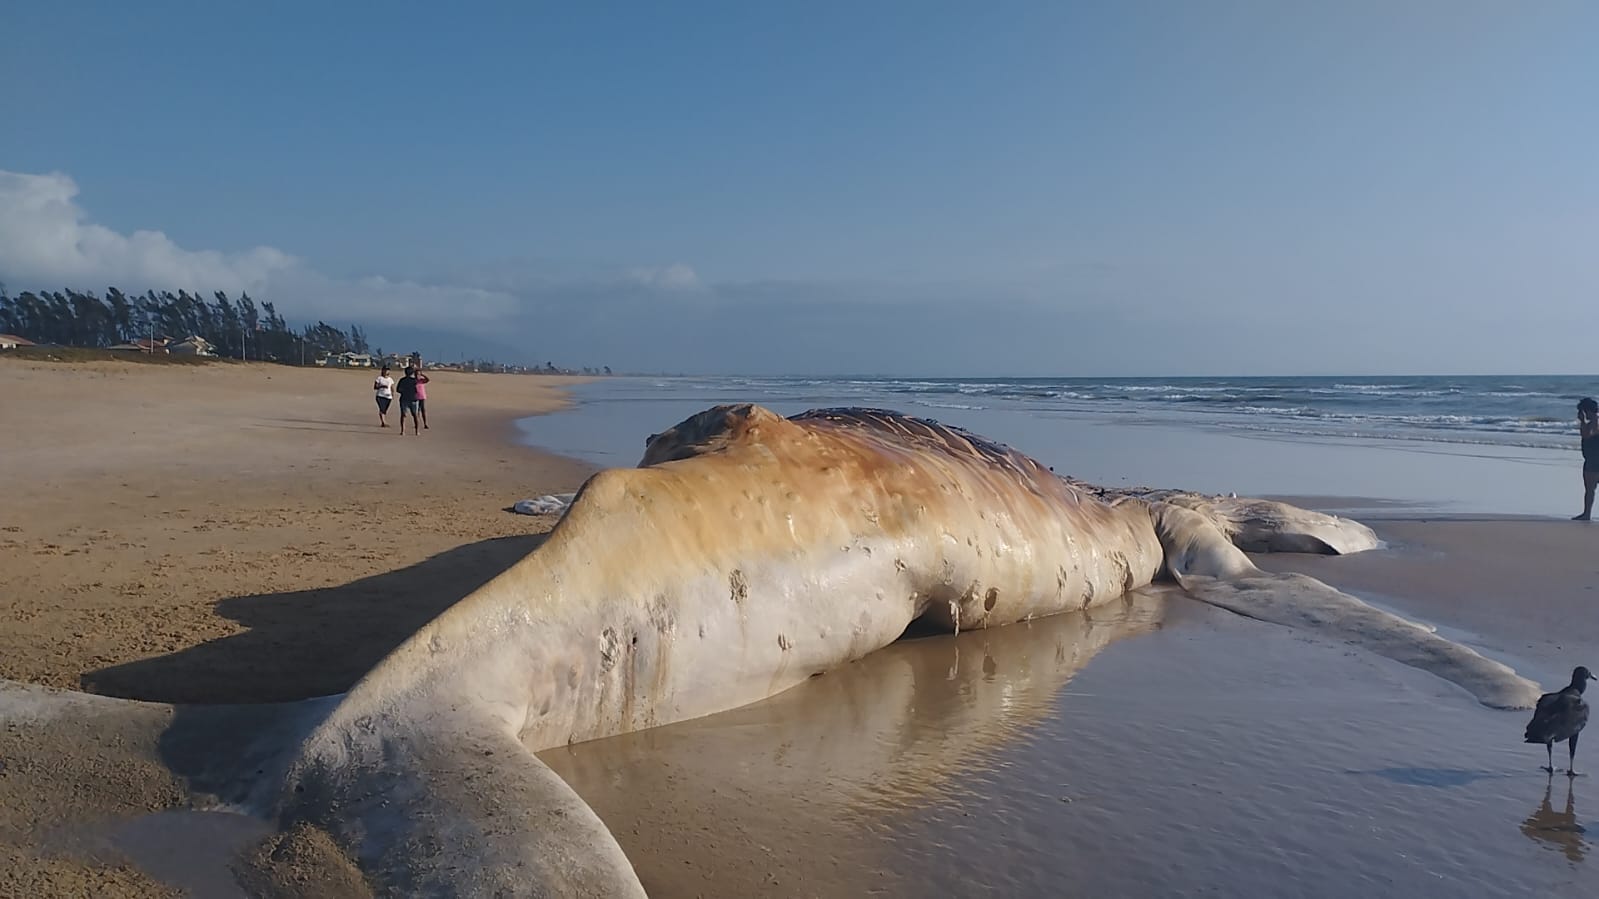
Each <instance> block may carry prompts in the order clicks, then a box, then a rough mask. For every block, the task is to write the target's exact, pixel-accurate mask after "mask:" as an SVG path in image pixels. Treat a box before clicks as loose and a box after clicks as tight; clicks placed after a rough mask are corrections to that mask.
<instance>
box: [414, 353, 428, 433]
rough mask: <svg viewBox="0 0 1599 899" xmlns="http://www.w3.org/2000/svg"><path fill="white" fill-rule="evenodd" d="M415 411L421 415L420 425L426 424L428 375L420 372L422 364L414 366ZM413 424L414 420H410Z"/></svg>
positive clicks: (424, 425)
mask: <svg viewBox="0 0 1599 899" xmlns="http://www.w3.org/2000/svg"><path fill="white" fill-rule="evenodd" d="M416 411H417V414H419V415H421V416H422V427H424V428H425V427H427V426H428V376H427V375H425V374H423V373H422V366H421V365H418V366H417V367H416ZM412 423H413V424H415V422H412Z"/></svg>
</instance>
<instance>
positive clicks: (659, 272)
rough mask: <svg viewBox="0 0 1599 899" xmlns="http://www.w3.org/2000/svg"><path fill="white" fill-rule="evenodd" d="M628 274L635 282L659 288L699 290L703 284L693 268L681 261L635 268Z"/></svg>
mask: <svg viewBox="0 0 1599 899" xmlns="http://www.w3.org/2000/svg"><path fill="white" fill-rule="evenodd" d="M628 274H629V276H630V280H631V281H633V283H635V284H641V285H643V286H645V287H653V288H658V289H661V290H699V289H700V288H701V287H703V286H704V285H703V284H701V283H700V276H699V275H698V274H696V273H695V271H694V269H693V268H691V267H689V266H687V265H684V264H683V263H681V262H674V263H672V264H671V265H668V266H666V267H664V268H636V269H633V270H632V271H631V272H629V273H628Z"/></svg>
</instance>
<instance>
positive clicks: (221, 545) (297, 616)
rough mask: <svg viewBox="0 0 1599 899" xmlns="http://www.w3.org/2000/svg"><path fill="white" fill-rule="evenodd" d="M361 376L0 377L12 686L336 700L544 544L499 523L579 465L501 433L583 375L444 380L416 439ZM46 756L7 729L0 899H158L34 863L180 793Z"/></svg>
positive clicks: (151, 769)
mask: <svg viewBox="0 0 1599 899" xmlns="http://www.w3.org/2000/svg"><path fill="white" fill-rule="evenodd" d="M374 374H375V372H373V371H370V370H324V369H294V368H288V367H283V366H276V365H263V364H248V365H241V364H231V363H216V364H210V365H204V366H188V365H157V364H133V363H119V362H96V363H84V364H76V363H74V364H54V363H44V362H32V361H19V360H14V359H0V384H3V385H4V386H3V390H0V459H4V464H3V465H0V496H3V497H4V501H3V502H0V677H3V678H7V679H12V680H18V681H23V682H28V683H36V684H44V685H48V686H52V687H59V688H66V689H73V690H86V691H91V692H95V693H102V694H106V695H111V696H119V697H129V698H136V699H143V700H156V701H162V702H199V703H221V702H267V701H277V700H289V699H299V698H305V697H310V696H319V695H326V694H330V693H337V692H339V691H342V690H344V689H345V688H347V687H348V686H349V685H350V684H351V683H352V682H353V681H354V680H355V679H356V678H357V677H359V676H360V675H361V674H362V673H364V672H365V671H366V670H367V669H368V668H369V667H371V665H372V664H373V663H374V662H376V661H377V660H378V659H379V658H381V657H382V656H383V655H384V653H386V652H387V651H388V650H389V649H390V648H392V647H393V646H394V645H395V644H397V643H398V642H399V641H401V640H402V639H404V638H405V637H406V636H408V635H409V634H410V633H412V632H413V631H414V630H415V629H416V628H417V627H418V626H419V625H421V624H422V623H423V622H424V621H426V620H428V619H429V618H431V617H433V616H434V615H436V614H437V613H438V612H439V611H440V610H441V609H444V608H445V607H447V606H449V605H450V604H451V603H453V602H455V601H456V600H457V599H459V598H461V597H462V596H465V595H466V594H468V593H470V592H471V591H472V590H473V589H474V588H475V587H477V586H478V585H479V584H481V583H482V582H483V581H485V580H487V579H489V578H490V577H492V576H493V575H494V574H496V573H498V572H499V571H500V570H503V569H504V568H505V567H506V566H508V565H509V564H510V563H511V562H513V561H515V560H516V559H518V558H520V557H521V556H523V555H525V554H526V553H527V552H528V551H529V550H530V549H531V548H532V547H533V546H534V545H535V544H536V542H537V540H538V535H539V534H541V533H543V532H545V531H547V530H548V529H549V527H550V525H551V524H552V521H551V520H548V519H542V518H535V517H527V516H521V515H514V514H511V513H509V512H507V511H505V509H506V507H507V506H508V505H509V504H510V503H512V502H514V501H515V500H517V499H520V498H523V497H525V496H531V495H537V494H539V493H544V492H551V491H562V490H571V489H574V488H575V487H577V486H578V485H579V484H580V483H581V482H582V479H583V478H584V477H585V476H586V474H587V473H588V471H589V469H588V468H587V467H585V466H583V465H581V464H579V463H575V462H571V461H569V460H565V459H561V458H558V457H554V456H550V455H548V454H543V453H539V452H536V451H533V450H530V449H526V448H523V447H520V446H517V445H516V444H515V443H514V442H513V441H512V439H511V435H512V433H513V427H512V421H513V420H514V419H516V418H517V417H521V416H525V415H529V414H534V413H538V412H543V411H550V410H554V409H558V408H560V407H561V405H562V404H563V403H564V402H565V399H564V395H563V393H562V390H561V387H562V386H563V385H566V384H570V383H572V379H566V378H561V377H554V376H550V377H544V376H540V377H530V376H511V375H486V374H469V373H456V372H438V373H435V374H434V375H433V376H432V377H433V381H432V383H431V384H430V385H429V388H430V393H429V404H430V409H429V416H430V418H429V423H430V425H431V426H430V427H429V429H428V430H426V431H424V432H423V433H422V435H421V436H420V437H415V436H412V435H411V434H410V433H407V434H405V435H404V436H401V435H400V433H399V430H398V428H397V427H396V426H395V425H396V424H397V416H396V415H395V414H394V411H391V413H390V416H389V419H390V425H391V426H390V427H389V428H387V429H380V428H379V427H378V423H377V415H376V407H375V404H374V403H373V400H372V395H373V394H372V390H371V381H372V377H373V375H374ZM395 411H397V409H396V410H395ZM36 736H37V735H31V736H30V735H24V734H20V733H17V732H12V731H7V732H6V733H4V734H3V735H0V763H3V764H4V766H5V767H4V768H3V769H0V871H3V872H8V873H0V895H18V896H20V895H32V896H47V895H48V896H55V895H63V896H65V895H86V896H88V895H93V896H107V895H119V892H118V891H119V890H120V891H122V893H121V894H128V895H145V894H146V893H147V892H148V894H150V895H157V894H159V893H160V891H159V889H157V887H156V886H155V884H154V882H152V881H150V880H149V879H148V877H145V876H143V875H140V874H138V873H137V872H135V871H133V870H132V869H130V868H127V867H125V866H115V865H112V866H106V867H102V868H98V869H95V868H83V867H81V866H75V865H73V864H71V863H69V862H66V861H62V860H59V859H57V860H54V861H50V862H45V861H43V860H41V859H39V858H37V857H36V856H34V855H33V853H32V852H31V850H28V849H26V848H24V847H27V846H32V845H34V844H35V842H36V841H35V838H36V837H37V836H38V834H39V832H40V828H41V827H42V826H44V825H45V824H47V823H50V822H54V821H58V820H61V819H63V818H65V817H68V816H70V815H94V814H107V813H116V812H123V811H129V812H131V811H146V810H152V809H157V808H163V807H166V806H168V805H171V804H172V803H174V802H176V801H177V797H178V795H179V793H178V791H177V787H176V785H175V784H174V783H173V780H172V777H171V775H170V774H166V773H164V772H163V771H162V770H161V769H160V767H159V766H158V765H155V764H154V763H153V762H152V763H148V764H139V763H138V762H137V760H134V759H127V758H118V759H116V760H114V762H113V763H112V764H109V765H107V766H101V770H100V771H99V774H98V775H97V780H96V782H92V783H83V782H80V781H77V780H75V779H74V780H70V781H68V780H67V779H66V778H65V777H64V775H63V773H62V769H61V768H60V767H59V766H57V765H54V764H52V758H51V757H52V755H55V754H57V753H64V752H65V750H66V749H67V747H64V746H54V747H52V746H50V745H47V744H46V745H41V744H40V743H38V742H37V741H36V740H33V737H36ZM24 737H27V738H28V739H29V740H30V741H31V742H30V743H29V744H28V746H27V748H26V750H25V751H24V747H23V746H20V745H19V743H18V741H19V740H22V739H23V738H24ZM24 855H26V856H28V857H31V858H33V862H32V863H30V864H23V863H22V861H21V859H22V857H23V856H24ZM30 870H31V871H32V872H33V874H32V875H30V874H29V873H28V872H29V871H30ZM30 876H36V877H37V878H42V879H33V880H29V879H27V878H28V877H30ZM16 878H22V879H21V880H20V881H19V880H17V879H16Z"/></svg>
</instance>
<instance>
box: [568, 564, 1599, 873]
mask: <svg viewBox="0 0 1599 899" xmlns="http://www.w3.org/2000/svg"><path fill="white" fill-rule="evenodd" d="M1524 722H1525V714H1524V713H1521V712H1496V711H1493V710H1490V709H1486V708H1483V707H1481V706H1479V705H1477V704H1476V703H1475V702H1474V701H1473V700H1472V698H1471V697H1470V696H1469V695H1467V694H1466V693H1465V692H1464V691H1462V690H1460V689H1458V688H1456V687H1454V686H1453V685H1451V684H1448V683H1446V682H1444V681H1441V680H1438V679H1437V678H1434V677H1432V676H1430V675H1427V674H1425V673H1422V672H1419V671H1416V670H1414V669H1410V668H1406V667H1404V666H1401V665H1398V664H1396V663H1393V662H1389V661H1387V660H1384V659H1380V658H1377V657H1374V656H1370V655H1368V654H1365V653H1361V652H1358V651H1354V650H1350V649H1347V648H1345V647H1343V646H1340V645H1335V644H1331V643H1328V642H1326V641H1322V640H1317V639H1313V638H1307V637H1305V636H1302V635H1299V634H1295V633H1293V632H1290V631H1288V630H1286V629H1283V628H1279V627H1275V626H1272V625H1267V624H1262V623H1259V622H1255V621H1250V620H1246V619H1242V618H1238V617H1236V616H1232V615H1230V614H1227V613H1225V612H1221V611H1219V610H1215V609H1212V608H1209V607H1206V606H1203V605H1200V604H1198V603H1195V602H1193V601H1191V600H1188V599H1186V598H1184V597H1182V596H1181V595H1180V594H1177V593H1172V592H1167V591H1164V590H1159V589H1151V590H1145V591H1140V592H1139V594H1137V595H1135V596H1134V597H1132V598H1131V599H1130V600H1129V601H1126V602H1123V603H1118V604H1116V605H1114V606H1112V607H1109V608H1105V609H1100V610H1095V611H1094V612H1093V613H1090V614H1089V615H1087V616H1084V615H1080V614H1068V615H1060V616H1053V617H1051V618H1046V619H1039V620H1036V621H1034V622H1032V623H1030V624H1025V625H1013V626H1011V627H1006V628H998V629H995V630H992V631H981V632H970V633H965V634H961V635H960V636H959V637H949V636H939V637H925V638H920V639H914V640H902V641H901V642H899V643H897V644H895V645H894V646H892V647H889V648H888V649H885V650H883V651H882V652H879V653H876V654H874V655H872V656H869V657H867V658H866V659H863V660H861V661H859V662H856V663H854V664H853V665H850V666H847V667H846V668H844V669H841V670H839V671H836V672H831V673H828V674H826V675H824V676H821V677H818V678H814V679H812V680H811V681H809V682H807V683H805V684H803V685H801V686H799V687H797V688H795V689H794V690H791V691H789V692H787V693H785V694H782V695H780V696H778V697H775V698H773V699H772V700H769V701H767V702H764V703H760V704H757V705H755V706H751V707H747V708H744V709H739V710H735V711H733V712H729V713H726V714H723V715H716V716H712V717H709V718H705V719H700V720H697V721H690V722H685V723H682V724H679V725H674V726H670V727H665V728H659V729H655V730H651V731H645V732H641V733H638V734H631V735H627V736H624V737H618V738H614V739H610V740H602V741H595V742H592V743H586V744H580V745H577V746H572V747H568V748H565V749H562V750H554V751H550V752H545V753H542V754H541V757H542V758H544V759H545V760H546V761H547V762H549V763H550V764H551V765H552V766H553V767H554V768H555V769H556V770H557V771H558V772H560V773H561V775H562V776H563V777H565V778H566V779H567V780H568V782H569V783H571V784H572V785H573V786H574V787H575V788H576V789H577V790H578V792H579V793H581V794H582V795H583V796H584V798H585V799H587V800H588V801H589V802H590V803H591V804H592V805H593V806H594V808H595V810H596V811H597V812H599V814H600V815H601V816H602V817H603V818H604V819H605V821H606V822H607V824H609V825H610V826H611V828H612V830H613V831H614V832H615V833H616V834H617V837H618V839H619V840H620V841H621V843H622V846H623V848H624V849H625V850H626V851H627V852H628V854H629V857H630V858H631V859H632V860H633V862H634V864H635V866H636V867H637V869H638V871H639V874H640V876H641V877H642V879H643V881H644V883H645V886H646V887H647V888H648V889H649V890H650V891H651V895H654V896H664V897H670V896H696V895H706V896H723V895H756V894H759V895H768V896H859V895H885V896H927V895H951V896H1061V895H1083V896H1100V895H1118V896H1143V895H1174V894H1183V895H1187V894H1196V893H1215V894H1218V895H1259V896H1285V895H1304V896H1354V895H1361V896H1401V895H1404V896H1410V895H1416V894H1418V893H1420V892H1422V891H1425V892H1426V893H1427V894H1429V895H1471V896H1481V895H1517V896H1522V895H1550V896H1578V895H1591V893H1590V892H1589V891H1590V890H1591V888H1592V884H1593V883H1594V878H1595V872H1594V871H1592V870H1589V867H1590V865H1591V864H1593V862H1592V860H1591V859H1590V858H1589V855H1590V853H1591V852H1592V851H1593V848H1594V847H1593V843H1592V837H1591V835H1590V834H1589V833H1585V832H1584V827H1587V828H1588V829H1590V830H1592V832H1593V833H1594V834H1599V829H1596V828H1599V817H1596V810H1599V782H1595V781H1594V780H1593V779H1591V778H1578V779H1577V780H1576V782H1575V783H1572V782H1571V781H1570V779H1568V778H1567V777H1565V776H1564V775H1563V774H1562V775H1557V776H1556V777H1554V778H1553V779H1552V781H1551V779H1550V778H1549V777H1548V776H1547V775H1545V774H1544V773H1543V772H1541V771H1540V770H1538V766H1539V765H1541V764H1542V763H1543V756H1542V754H1541V753H1540V752H1538V750H1539V749H1540V748H1542V747H1538V746H1527V745H1525V744H1522V743H1521V742H1520V736H1521V727H1522V725H1523V723H1524ZM1592 760H1593V763H1594V764H1595V765H1599V756H1593V759H1592ZM1582 761H1583V757H1582V756H1581V755H1580V754H1579V757H1578V763H1579V764H1578V768H1579V770H1581V769H1582V768H1583V765H1582V764H1581V763H1582ZM1594 770H1596V771H1599V767H1596V768H1595V769H1594Z"/></svg>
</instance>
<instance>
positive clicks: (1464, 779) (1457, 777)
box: [1349, 768, 1515, 787]
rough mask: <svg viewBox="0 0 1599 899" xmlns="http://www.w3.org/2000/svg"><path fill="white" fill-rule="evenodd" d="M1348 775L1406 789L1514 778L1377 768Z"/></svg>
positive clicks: (1469, 772) (1498, 774)
mask: <svg viewBox="0 0 1599 899" xmlns="http://www.w3.org/2000/svg"><path fill="white" fill-rule="evenodd" d="M1349 773H1350V774H1370V775H1373V776H1376V777H1381V778H1383V779H1384V780H1391V781H1393V782H1394V783H1397V784H1404V785H1405V786H1407V787H1464V786H1467V785H1468V784H1472V783H1475V782H1477V781H1479V780H1498V779H1501V778H1505V777H1512V776H1515V775H1512V774H1509V773H1506V772H1504V771H1482V770H1475V771H1474V770H1470V769H1467V768H1379V769H1377V770H1375V771H1350V772H1349Z"/></svg>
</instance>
